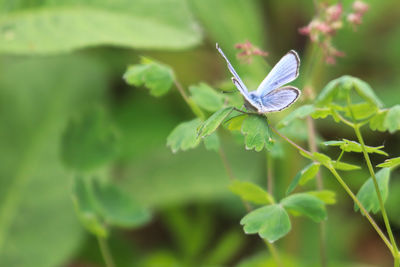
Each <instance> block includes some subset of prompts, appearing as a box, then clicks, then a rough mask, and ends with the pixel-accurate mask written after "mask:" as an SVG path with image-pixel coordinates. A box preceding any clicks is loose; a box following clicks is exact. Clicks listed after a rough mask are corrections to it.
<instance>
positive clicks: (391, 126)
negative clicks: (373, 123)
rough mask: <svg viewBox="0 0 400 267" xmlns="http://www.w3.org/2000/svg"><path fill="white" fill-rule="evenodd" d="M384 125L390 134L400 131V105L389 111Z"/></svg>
mask: <svg viewBox="0 0 400 267" xmlns="http://www.w3.org/2000/svg"><path fill="white" fill-rule="evenodd" d="M383 125H384V127H385V128H386V129H387V130H388V131H389V132H390V133H394V132H396V131H398V130H400V105H396V106H394V107H391V108H390V109H389V110H388V112H387V115H386V117H385V120H384V122H383Z"/></svg>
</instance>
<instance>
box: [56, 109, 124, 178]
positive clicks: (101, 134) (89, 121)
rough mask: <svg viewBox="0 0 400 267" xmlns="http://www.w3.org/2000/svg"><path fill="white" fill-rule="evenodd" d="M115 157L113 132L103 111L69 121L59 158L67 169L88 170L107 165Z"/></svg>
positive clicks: (116, 144) (116, 145) (82, 115)
mask: <svg viewBox="0 0 400 267" xmlns="http://www.w3.org/2000/svg"><path fill="white" fill-rule="evenodd" d="M117 153H118V140H117V136H116V133H115V129H113V127H112V125H111V123H110V121H109V119H108V117H107V116H106V114H105V111H104V110H101V109H99V108H97V109H90V110H89V111H86V112H84V113H82V114H80V115H79V116H76V117H74V118H72V119H71V120H70V121H69V123H68V126H67V128H66V130H65V131H64V134H63V137H62V143H61V157H62V159H63V161H64V163H65V164H66V165H67V166H68V167H70V168H71V169H73V170H79V171H86V170H92V169H94V168H97V167H101V166H102V165H104V164H106V163H109V162H110V161H111V160H113V159H114V158H115V157H116V156H117Z"/></svg>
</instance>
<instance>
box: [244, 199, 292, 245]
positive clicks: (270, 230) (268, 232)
mask: <svg viewBox="0 0 400 267" xmlns="http://www.w3.org/2000/svg"><path fill="white" fill-rule="evenodd" d="M240 224H241V225H244V227H243V229H244V232H245V233H246V234H255V233H258V235H259V236H260V237H261V238H263V239H266V240H268V242H270V243H272V242H275V241H276V240H278V239H280V238H281V237H283V236H285V235H286V234H287V233H288V232H289V231H290V229H291V227H292V226H291V224H290V219H289V215H288V214H287V212H286V211H285V209H284V208H283V207H282V206H281V205H279V204H274V205H269V206H265V207H262V208H259V209H256V210H253V211H252V212H250V213H249V214H247V215H246V216H245V217H243V219H242V220H241V221H240Z"/></svg>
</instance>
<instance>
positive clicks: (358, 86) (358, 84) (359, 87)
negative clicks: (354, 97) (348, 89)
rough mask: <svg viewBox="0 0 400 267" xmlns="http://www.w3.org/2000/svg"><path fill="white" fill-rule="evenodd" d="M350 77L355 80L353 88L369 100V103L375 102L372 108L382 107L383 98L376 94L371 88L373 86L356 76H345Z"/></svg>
mask: <svg viewBox="0 0 400 267" xmlns="http://www.w3.org/2000/svg"><path fill="white" fill-rule="evenodd" d="M345 77H349V79H351V80H352V82H353V88H354V89H355V91H356V92H357V94H358V95H359V96H361V97H362V98H363V99H365V100H367V101H368V102H369V103H371V104H374V105H371V106H370V107H371V109H373V108H374V106H377V107H381V106H382V102H381V100H380V99H379V98H378V97H377V96H376V95H375V92H374V90H373V89H372V88H371V86H370V85H369V84H368V83H366V82H364V81H363V80H361V79H359V78H356V77H351V76H345Z"/></svg>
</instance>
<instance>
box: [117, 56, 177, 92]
mask: <svg viewBox="0 0 400 267" xmlns="http://www.w3.org/2000/svg"><path fill="white" fill-rule="evenodd" d="M124 79H125V81H126V82H127V83H128V84H129V85H134V86H142V85H145V86H146V87H147V88H148V89H150V94H151V95H153V96H156V97H158V96H162V95H165V94H166V93H167V92H168V91H169V90H170V89H171V87H172V84H173V82H174V79H175V78H174V72H173V70H172V69H171V68H170V67H168V66H165V65H163V64H161V63H158V62H155V61H152V60H150V59H147V58H142V63H141V64H137V65H133V66H130V67H128V69H127V71H126V72H125V74H124Z"/></svg>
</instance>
